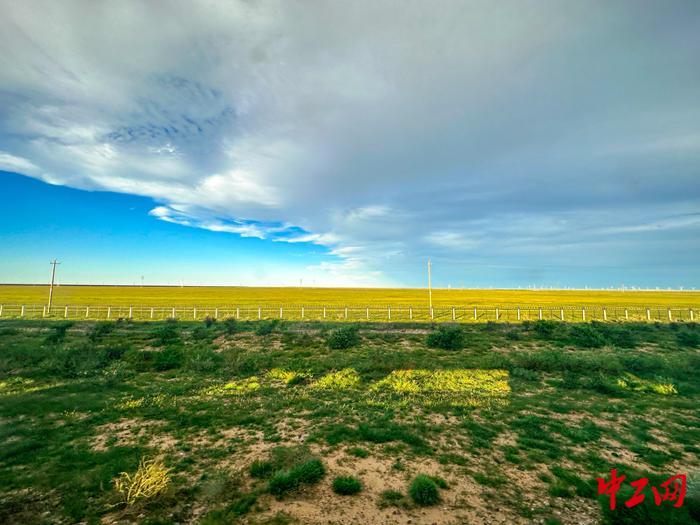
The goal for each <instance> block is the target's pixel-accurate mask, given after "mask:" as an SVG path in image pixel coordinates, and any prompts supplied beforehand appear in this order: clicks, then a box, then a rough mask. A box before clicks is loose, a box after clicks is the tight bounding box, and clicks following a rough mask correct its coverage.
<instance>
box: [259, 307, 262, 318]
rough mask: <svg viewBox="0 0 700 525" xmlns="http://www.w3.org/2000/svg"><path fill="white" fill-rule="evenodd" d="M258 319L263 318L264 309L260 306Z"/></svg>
mask: <svg viewBox="0 0 700 525" xmlns="http://www.w3.org/2000/svg"><path fill="white" fill-rule="evenodd" d="M258 319H262V309H261V308H260V307H259V306H258Z"/></svg>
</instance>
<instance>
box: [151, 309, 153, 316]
mask: <svg viewBox="0 0 700 525" xmlns="http://www.w3.org/2000/svg"><path fill="white" fill-rule="evenodd" d="M151 319H153V307H151Z"/></svg>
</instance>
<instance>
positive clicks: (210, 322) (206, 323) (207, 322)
mask: <svg viewBox="0 0 700 525" xmlns="http://www.w3.org/2000/svg"><path fill="white" fill-rule="evenodd" d="M215 322H216V319H215V318H214V317H211V316H210V315H207V316H206V317H205V318H204V326H206V327H207V328H211V326H212V325H213V324H214V323H215Z"/></svg>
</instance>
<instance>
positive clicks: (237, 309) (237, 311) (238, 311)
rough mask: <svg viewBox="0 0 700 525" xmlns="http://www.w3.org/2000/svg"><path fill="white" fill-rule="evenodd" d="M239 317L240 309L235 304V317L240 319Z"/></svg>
mask: <svg viewBox="0 0 700 525" xmlns="http://www.w3.org/2000/svg"><path fill="white" fill-rule="evenodd" d="M240 318H241V310H240V308H239V307H238V306H236V319H240Z"/></svg>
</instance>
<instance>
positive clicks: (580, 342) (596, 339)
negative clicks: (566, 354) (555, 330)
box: [569, 324, 606, 348]
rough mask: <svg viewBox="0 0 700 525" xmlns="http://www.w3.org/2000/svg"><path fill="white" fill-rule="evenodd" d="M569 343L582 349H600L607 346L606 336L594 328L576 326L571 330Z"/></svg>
mask: <svg viewBox="0 0 700 525" xmlns="http://www.w3.org/2000/svg"><path fill="white" fill-rule="evenodd" d="M569 341H570V342H571V343H572V344H573V345H575V346H578V347H580V348H600V347H601V346H605V343H606V340H605V336H604V335H603V334H602V333H600V331H599V330H598V329H597V328H596V327H595V326H594V325H589V324H576V325H573V326H572V327H571V329H570V330H569Z"/></svg>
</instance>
